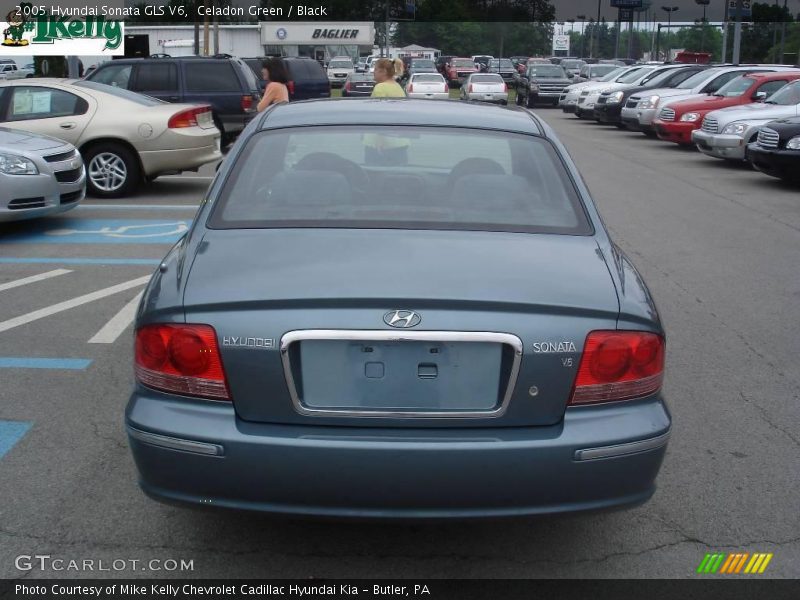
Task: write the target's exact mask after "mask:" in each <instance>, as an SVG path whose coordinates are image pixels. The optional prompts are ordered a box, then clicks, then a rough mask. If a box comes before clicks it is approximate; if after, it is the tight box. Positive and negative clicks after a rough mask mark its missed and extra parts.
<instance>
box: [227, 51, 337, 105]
mask: <svg viewBox="0 0 800 600" xmlns="http://www.w3.org/2000/svg"><path fill="white" fill-rule="evenodd" d="M242 60H243V61H244V62H245V63H246V64H247V66H248V67H250V69H251V70H252V72H253V73H254V74H255V76H256V78H257V80H258V85H259V87H260V89H261V90H263V89H264V86H266V84H267V82H266V81H264V80H263V79H262V77H261V65H262V64H263V62H264V60H266V57H263V58H243V59H242ZM283 62H284V64H285V65H286V70H287V72H288V73H289V83H288V84H287V86H286V87H288V88H289V100H309V99H311V98H330V97H331V84H330V82H329V81H328V74H327V73H326V72H325V69H324V68H323V67H322V65H320V64H319V63H318V62H317V61H316V60H314V59H313V58H308V57H292V56H284V57H283Z"/></svg>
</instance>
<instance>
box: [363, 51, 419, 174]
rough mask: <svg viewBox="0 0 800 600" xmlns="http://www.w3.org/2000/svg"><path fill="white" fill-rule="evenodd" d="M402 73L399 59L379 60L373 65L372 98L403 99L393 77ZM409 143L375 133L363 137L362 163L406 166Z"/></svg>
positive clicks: (401, 138) (398, 138)
mask: <svg viewBox="0 0 800 600" xmlns="http://www.w3.org/2000/svg"><path fill="white" fill-rule="evenodd" d="M402 73H403V61H402V60H400V59H399V58H398V59H396V60H395V61H391V60H389V59H388V58H381V59H378V61H377V62H376V63H375V73H374V77H375V82H376V83H375V87H374V88H372V94H371V97H372V98H405V97H406V93H405V91H404V90H403V88H402V87H401V86H400V84H399V83H397V81H395V77H399V76H400V75H402ZM410 143H411V142H409V140H408V139H407V138H403V137H396V136H388V135H382V134H377V133H367V134H365V135H364V162H365V163H366V164H368V165H405V164H408V147H409V145H410Z"/></svg>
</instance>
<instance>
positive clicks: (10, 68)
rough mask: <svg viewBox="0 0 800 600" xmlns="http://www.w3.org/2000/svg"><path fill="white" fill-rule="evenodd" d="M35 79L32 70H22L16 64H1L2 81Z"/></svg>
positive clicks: (0, 76) (0, 78)
mask: <svg viewBox="0 0 800 600" xmlns="http://www.w3.org/2000/svg"><path fill="white" fill-rule="evenodd" d="M29 77H33V71H32V70H31V69H20V68H19V67H18V66H17V65H16V63H0V80H9V79H26V78H29Z"/></svg>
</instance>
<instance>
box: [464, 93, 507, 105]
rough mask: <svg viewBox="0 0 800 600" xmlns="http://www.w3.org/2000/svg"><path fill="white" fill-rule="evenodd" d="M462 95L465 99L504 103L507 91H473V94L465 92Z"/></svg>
mask: <svg viewBox="0 0 800 600" xmlns="http://www.w3.org/2000/svg"><path fill="white" fill-rule="evenodd" d="M464 96H465V97H466V99H467V100H472V101H474V102H497V103H499V104H506V103H507V102H508V93H506V92H488V93H481V92H475V93H473V94H465V95H464Z"/></svg>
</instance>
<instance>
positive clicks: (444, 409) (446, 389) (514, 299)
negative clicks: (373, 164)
mask: <svg viewBox="0 0 800 600" xmlns="http://www.w3.org/2000/svg"><path fill="white" fill-rule="evenodd" d="M232 265H235V266H233V267H232ZM184 304H185V311H186V319H187V322H191V323H208V324H210V325H212V326H213V327H214V328H215V329H216V332H217V337H218V339H219V342H220V346H221V351H222V355H223V362H224V366H225V370H226V374H227V377H228V382H229V385H230V389H231V393H232V396H233V400H234V405H235V407H236V410H237V413H238V414H239V416H240V417H241V418H242V419H244V420H251V421H268V422H278V423H298V422H308V421H309V420H316V421H319V422H320V423H321V424H336V425H351V426H353V425H356V426H357V425H363V424H365V422H368V424H371V425H376V424H385V425H390V426H439V427H441V426H481V425H482V426H488V425H491V426H500V425H516V426H519V425H544V424H552V423H555V422H558V421H559V420H560V419H561V418H562V416H563V412H564V409H565V406H566V403H567V400H568V398H569V394H570V392H571V388H572V383H573V380H574V376H575V374H576V371H577V366H578V362H579V359H580V352H581V350H582V346H583V342H584V339H585V337H586V334H587V333H588V332H589V331H591V330H593V329H608V328H614V327H615V325H616V318H617V315H618V311H619V304H618V300H617V296H616V291H615V288H614V285H613V282H612V280H611V277H610V275H609V272H608V268H607V266H606V263H605V261H604V259H603V257H602V254H601V253H600V252H599V250H598V247H597V244H596V242H595V241H594V239H593V238H591V237H582V236H558V235H532V234H505V233H488V232H447V231H401V230H347V229H316V230H313V232H312V231H311V230H300V229H273V230H227V231H220V230H217V231H211V230H209V231H207V232H206V235H205V237H204V240H203V241H202V243H201V244H200V247H199V251H198V254H197V256H196V259H195V261H194V264H193V266H192V268H191V273H190V276H189V278H188V282H187V284H186V289H185V294H184ZM412 312H413V313H414V315H416V316H418V317H419V318H420V321H419V322H418V323H413V325H414V326H413V327H399V328H398V327H396V325H398V324H403V323H402V322H403V321H404V320H405V319H406V318H407V317H409V314H408V313H412ZM415 318H416V317H411V320H412V321H413V320H414V319H415ZM393 319H394V321H395V323H394V324H392V320H393ZM458 334H463V335H458ZM282 341H283V352H282V351H281V343H282ZM520 348H521V354H520V353H519V351H520ZM370 412H372V414H365V413H370ZM426 412H428V413H430V414H425V413H426ZM448 413H449V414H448ZM364 417H370V418H367V419H365V418H364Z"/></svg>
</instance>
